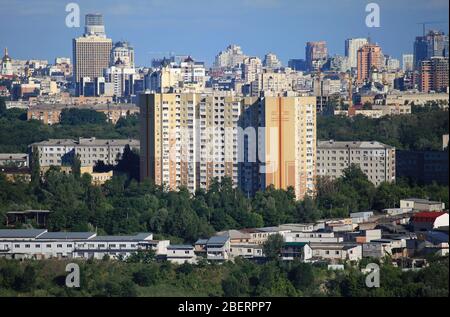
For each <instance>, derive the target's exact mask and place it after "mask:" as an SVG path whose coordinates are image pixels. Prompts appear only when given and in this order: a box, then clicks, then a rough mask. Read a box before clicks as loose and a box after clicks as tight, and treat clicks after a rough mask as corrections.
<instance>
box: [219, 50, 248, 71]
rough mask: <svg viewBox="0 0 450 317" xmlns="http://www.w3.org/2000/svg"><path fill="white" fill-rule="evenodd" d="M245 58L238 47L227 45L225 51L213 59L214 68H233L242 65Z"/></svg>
mask: <svg viewBox="0 0 450 317" xmlns="http://www.w3.org/2000/svg"><path fill="white" fill-rule="evenodd" d="M246 57H247V56H245V55H244V53H243V52H242V49H241V47H240V46H238V45H229V46H228V47H227V48H226V50H224V51H221V52H220V53H219V54H218V55H217V56H216V59H215V62H214V66H215V67H224V68H233V67H235V66H238V65H240V64H242V62H243V61H244V59H245V58H246Z"/></svg>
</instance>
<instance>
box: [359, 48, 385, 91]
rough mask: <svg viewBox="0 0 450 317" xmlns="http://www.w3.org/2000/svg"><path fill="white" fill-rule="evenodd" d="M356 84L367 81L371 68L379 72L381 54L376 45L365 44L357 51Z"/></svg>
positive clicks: (381, 60)
mask: <svg viewBox="0 0 450 317" xmlns="http://www.w3.org/2000/svg"><path fill="white" fill-rule="evenodd" d="M357 66H358V67H357V68H358V75H357V82H358V83H363V82H364V81H365V80H367V79H369V77H370V73H371V70H372V68H373V67H375V68H376V69H378V70H380V69H381V68H382V66H383V53H382V52H381V47H380V46H378V45H377V44H365V45H363V46H362V47H361V48H360V49H359V50H358V65H357Z"/></svg>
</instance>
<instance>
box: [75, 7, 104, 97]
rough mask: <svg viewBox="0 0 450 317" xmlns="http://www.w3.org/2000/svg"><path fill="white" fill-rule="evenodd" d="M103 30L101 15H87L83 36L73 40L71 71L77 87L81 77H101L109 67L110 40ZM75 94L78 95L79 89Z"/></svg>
mask: <svg viewBox="0 0 450 317" xmlns="http://www.w3.org/2000/svg"><path fill="white" fill-rule="evenodd" d="M104 30H105V28H104V25H103V18H102V17H101V15H98V14H96V15H87V16H86V30H85V34H84V35H83V36H81V37H78V38H75V39H73V42H72V43H73V62H74V63H73V71H74V80H75V82H76V83H77V87H79V83H80V82H81V79H82V78H83V77H89V78H97V77H103V71H104V69H105V68H108V67H109V65H110V55H111V48H112V40H111V39H108V38H107V37H106V35H105V33H104ZM77 92H78V93H80V90H79V88H78V89H77Z"/></svg>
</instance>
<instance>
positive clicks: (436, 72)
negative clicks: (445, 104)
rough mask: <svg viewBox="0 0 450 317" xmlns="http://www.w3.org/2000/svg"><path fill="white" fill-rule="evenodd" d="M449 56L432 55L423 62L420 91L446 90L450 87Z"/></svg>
mask: <svg viewBox="0 0 450 317" xmlns="http://www.w3.org/2000/svg"><path fill="white" fill-rule="evenodd" d="M448 61H449V59H448V57H432V58H431V59H428V60H424V61H422V62H421V67H420V91H422V92H425V93H429V92H430V91H434V92H446V91H447V89H448V71H449V67H448Z"/></svg>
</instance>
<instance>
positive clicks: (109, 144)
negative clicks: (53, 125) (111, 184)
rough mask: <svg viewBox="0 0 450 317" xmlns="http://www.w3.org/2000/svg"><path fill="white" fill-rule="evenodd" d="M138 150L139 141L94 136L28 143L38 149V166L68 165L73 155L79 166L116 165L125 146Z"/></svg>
mask: <svg viewBox="0 0 450 317" xmlns="http://www.w3.org/2000/svg"><path fill="white" fill-rule="evenodd" d="M126 146H129V147H130V148H131V149H132V150H133V149H136V150H139V141H138V140H132V139H124V140H120V139H112V140H102V139H96V138H79V139H78V140H72V139H50V140H47V141H42V142H38V143H33V144H31V145H30V149H31V151H32V152H34V151H38V153H39V164H40V167H41V168H43V167H50V166H64V165H70V164H71V163H72V162H73V159H74V157H75V156H78V157H79V159H80V161H81V166H82V167H84V166H95V165H96V163H97V162H99V161H102V162H103V163H104V164H105V165H116V164H117V161H118V160H119V159H120V158H121V157H122V154H123V152H124V150H125V147H126Z"/></svg>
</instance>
